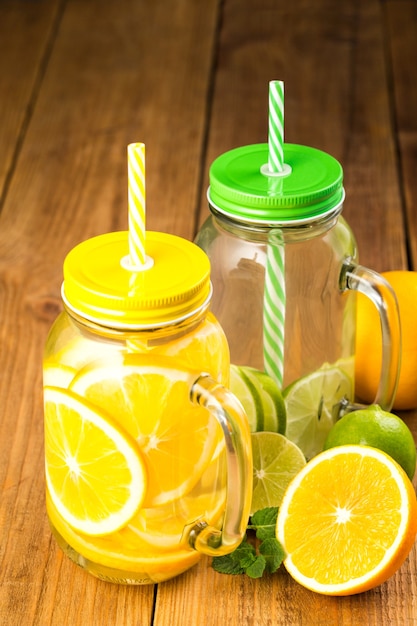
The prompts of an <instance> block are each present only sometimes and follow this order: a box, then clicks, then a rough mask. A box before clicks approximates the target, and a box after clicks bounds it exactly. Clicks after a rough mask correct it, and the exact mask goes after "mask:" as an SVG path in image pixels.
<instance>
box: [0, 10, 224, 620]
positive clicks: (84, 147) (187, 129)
mask: <svg viewBox="0 0 417 626" xmlns="http://www.w3.org/2000/svg"><path fill="white" fill-rule="evenodd" d="M0 20H1V9H0ZM216 20H217V0H210V1H208V2H205V3H204V6H203V7H202V6H200V5H199V4H198V3H195V2H194V0H183V1H182V2H181V3H178V2H177V0H166V1H165V2H164V3H163V6H162V5H161V3H155V2H152V3H138V2H136V3H132V2H130V1H129V0H120V1H118V2H117V3H113V2H106V3H103V2H101V1H100V0H90V1H89V2H83V1H81V2H79V1H77V0H69V1H68V2H67V3H66V7H65V13H64V15H63V18H62V23H61V25H60V29H59V33H58V36H57V39H56V41H55V42H54V46H53V49H52V51H51V56H50V61H49V64H48V67H47V71H46V73H45V76H44V78H43V81H42V85H41V90H40V93H39V95H38V98H37V100H36V106H35V108H34V111H33V116H32V118H31V121H30V125H29V127H28V129H27V132H26V134H25V137H24V142H23V145H22V149H21V152H20V156H19V161H18V163H17V167H16V170H15V172H14V175H13V178H12V180H11V184H10V187H9V189H8V193H7V197H6V199H5V203H4V208H3V212H2V214H1V217H0V251H1V255H0V291H1V298H0V316H1V320H2V324H1V326H0V345H1V356H2V369H1V374H0V397H1V403H0V407H1V409H0V410H1V413H2V416H1V420H0V442H1V443H0V445H1V454H0V485H1V488H2V498H1V500H0V533H1V535H2V538H1V539H0V550H1V553H0V555H1V563H2V568H1V572H0V623H4V624H6V623H7V624H8V626H15V625H20V624H22V623H24V624H25V625H26V624H28V625H29V624H39V625H40V626H44V625H45V624H52V625H55V624H56V625H57V626H62V624H71V625H72V626H77V625H78V626H81V625H82V626H85V625H86V624H88V625H89V626H90V625H92V626H94V625H101V624H104V623H111V624H115V625H124V624H133V623H138V622H137V620H138V619H139V620H140V623H141V626H145V625H146V624H150V623H151V620H152V607H153V600H154V597H153V594H154V590H153V587H152V586H147V587H144V588H142V589H139V590H138V589H137V588H124V587H118V586H116V585H109V584H106V583H102V582H99V581H97V580H95V579H94V578H93V577H91V576H87V575H86V574H85V573H84V572H83V571H82V570H80V569H78V568H76V566H74V565H73V564H71V563H70V562H69V561H68V559H63V558H62V555H61V553H60V551H59V550H58V549H57V548H56V546H55V544H54V542H53V541H52V540H51V536H50V532H49V529H48V525H47V521H46V515H45V510H44V497H43V493H44V478H43V471H42V468H43V428H42V413H43V412H42V391H41V383H42V381H41V361H42V351H43V345H44V342H45V338H46V334H47V332H48V329H49V327H50V325H51V323H52V321H53V319H54V318H55V317H56V315H57V313H58V311H59V310H60V309H61V303H60V283H61V280H62V262H63V259H64V256H65V254H66V253H67V252H68V251H69V249H70V248H72V247H73V246H74V245H75V244H76V243H78V242H79V241H81V240H83V239H86V238H87V237H90V236H92V235H95V234H97V233H101V232H106V231H110V230H118V229H123V228H126V227H127V163H126V146H127V144H128V143H129V142H131V141H144V142H145V143H146V145H147V147H148V150H147V155H148V161H147V183H148V184H147V191H148V209H149V211H148V227H149V228H155V229H159V230H166V231H170V232H176V233H178V234H182V235H184V236H187V234H189V233H190V232H191V231H192V229H193V223H194V210H195V206H196V203H197V198H198V193H197V189H198V181H199V178H200V167H201V165H200V155H201V150H202V143H203V139H204V131H205V115H206V94H207V91H208V89H209V81H210V72H211V55H212V46H213V37H214V31H215V27H216ZM75 44H76V45H75ZM3 96H4V97H5V98H7V97H9V96H10V94H4V93H1V92H0V101H1V100H2V98H3ZM13 102H14V99H13V98H12V104H13ZM138 616H139V617H138Z"/></svg>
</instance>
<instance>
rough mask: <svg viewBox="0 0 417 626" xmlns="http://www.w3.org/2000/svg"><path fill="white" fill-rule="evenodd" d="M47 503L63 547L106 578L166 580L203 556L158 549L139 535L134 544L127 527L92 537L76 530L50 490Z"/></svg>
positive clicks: (145, 581) (142, 581) (185, 550)
mask: <svg viewBox="0 0 417 626" xmlns="http://www.w3.org/2000/svg"><path fill="white" fill-rule="evenodd" d="M46 507H47V510H48V517H49V519H50V521H51V525H52V531H53V533H54V535H55V537H56V539H57V542H58V544H59V545H60V546H61V548H62V549H63V551H64V552H65V553H66V554H67V555H68V556H69V557H70V558H71V559H72V560H73V561H75V562H76V563H78V564H80V565H82V567H83V568H84V569H87V570H88V571H90V572H91V573H92V574H95V575H96V576H99V578H101V579H103V580H106V579H108V580H111V582H129V583H136V584H150V583H158V582H163V581H165V580H168V579H170V578H173V577H174V576H178V575H179V574H182V573H183V572H185V571H186V570H187V569H189V568H190V567H192V566H193V565H195V564H196V563H197V562H198V561H199V560H200V558H201V554H200V553H199V552H197V551H196V550H192V549H191V548H182V547H178V548H177V549H176V550H172V551H164V552H161V551H159V552H158V551H155V550H150V549H149V545H146V544H143V543H141V542H140V540H137V539H136V540H135V543H134V544H133V545H128V544H127V541H126V534H125V529H123V530H120V531H118V532H117V533H115V534H114V535H106V536H102V537H91V536H89V535H85V534H83V533H80V532H76V531H75V530H74V529H73V528H72V527H71V526H70V525H69V524H67V523H66V521H65V520H64V519H63V518H62V517H61V516H60V515H59V513H58V511H57V509H56V507H55V506H54V504H53V502H52V501H51V498H50V497H49V496H48V493H47V494H46ZM119 535H120V536H119ZM115 536H116V537H117V539H116V540H115Z"/></svg>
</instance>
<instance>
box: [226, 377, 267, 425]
mask: <svg viewBox="0 0 417 626" xmlns="http://www.w3.org/2000/svg"><path fill="white" fill-rule="evenodd" d="M230 391H231V392H232V393H234V394H235V396H236V397H237V398H238V400H240V402H241V404H242V406H243V408H244V410H245V413H246V415H247V417H248V421H249V429H250V431H251V432H252V433H254V432H256V431H257V430H263V410H262V399H261V396H260V394H259V392H258V390H257V389H256V387H255V385H254V384H253V382H251V381H250V380H249V379H248V378H247V377H246V376H243V375H242V371H241V368H240V367H239V366H237V365H231V366H230Z"/></svg>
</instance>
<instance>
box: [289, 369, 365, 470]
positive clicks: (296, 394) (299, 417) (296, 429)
mask: <svg viewBox="0 0 417 626" xmlns="http://www.w3.org/2000/svg"><path fill="white" fill-rule="evenodd" d="M352 394H353V384H352V380H351V379H350V378H349V376H348V375H347V374H346V373H345V372H344V371H343V370H342V369H341V368H339V367H335V366H330V365H327V366H326V365H325V366H323V367H322V368H320V369H319V370H317V371H315V372H313V373H312V374H309V375H308V376H305V377H303V378H300V379H298V380H297V381H296V382H294V383H293V384H291V385H290V386H289V387H287V388H286V389H285V390H284V400H285V406H286V409H287V428H286V431H285V434H286V436H287V437H288V439H291V441H293V442H294V443H296V444H297V446H298V447H299V448H301V450H302V451H303V453H304V455H305V456H306V458H307V459H311V458H312V457H313V456H314V455H316V454H318V453H319V452H321V451H322V450H323V445H324V441H325V439H326V437H327V434H328V433H329V431H330V429H331V427H332V426H333V424H334V423H335V422H336V420H337V418H338V417H339V411H340V406H341V402H342V401H343V400H344V399H345V398H349V399H351V398H352Z"/></svg>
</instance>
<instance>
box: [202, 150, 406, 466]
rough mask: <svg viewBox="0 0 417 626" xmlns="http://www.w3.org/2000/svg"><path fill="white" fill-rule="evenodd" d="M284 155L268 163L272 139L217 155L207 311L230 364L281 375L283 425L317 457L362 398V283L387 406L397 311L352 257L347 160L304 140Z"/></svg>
mask: <svg viewBox="0 0 417 626" xmlns="http://www.w3.org/2000/svg"><path fill="white" fill-rule="evenodd" d="M284 154H285V163H286V166H285V168H284V171H283V173H282V174H281V175H277V174H275V175H272V174H270V173H269V172H268V168H267V165H265V164H266V163H267V161H268V146H267V144H256V145H253V146H244V147H242V148H237V149H235V150H231V151H230V152H228V153H225V154H223V155H221V156H220V157H218V159H216V160H215V161H214V163H213V164H212V166H211V168H210V188H209V190H208V199H209V207H210V216H209V217H208V219H207V220H206V222H205V223H204V224H203V226H202V228H201V230H200V232H199V233H198V235H197V238H196V243H197V244H198V245H199V246H200V247H201V248H202V249H203V250H204V251H205V252H206V253H207V255H208V256H209V258H210V262H211V276H212V283H213V290H214V297H213V304H212V310H213V312H214V313H215V315H216V317H217V319H218V320H219V321H220V323H221V325H222V327H223V329H224V331H225V333H226V336H227V339H228V343H229V347H230V354H231V362H232V363H235V364H238V365H248V366H251V367H255V368H257V369H261V370H266V371H267V373H269V374H270V375H271V376H273V377H274V378H275V379H276V381H277V383H278V384H279V385H280V387H281V388H282V390H283V393H284V396H285V400H286V407H287V433H286V434H287V436H288V437H289V438H290V439H292V440H294V441H295V442H296V443H297V444H298V445H300V447H301V448H302V449H303V451H304V453H305V455H306V456H307V458H310V457H311V456H313V455H314V454H317V452H319V451H320V450H321V449H322V446H323V443H324V439H325V437H326V435H327V433H328V431H329V430H330V428H331V426H332V425H333V423H334V422H335V420H336V419H338V417H340V416H341V415H342V414H343V413H344V412H346V411H348V410H352V409H353V408H355V406H356V405H355V403H354V394H355V391H354V354H355V327H356V291H362V292H363V293H365V294H366V295H367V296H368V297H370V298H371V299H372V300H373V301H374V303H375V305H376V306H377V308H378V310H379V313H380V319H381V325H382V329H383V332H384V354H383V367H382V372H381V383H380V387H379V391H378V395H377V397H376V398H375V403H377V404H380V405H381V406H382V407H383V408H385V409H386V410H389V409H390V408H391V406H392V402H393V397H394V394H395V389H396V385H397V381H398V368H399V353H398V350H399V348H398V345H399V342H398V336H399V332H400V330H399V317H398V310H397V304H396V299H395V295H394V293H393V292H392V290H391V288H390V287H389V285H388V283H387V282H386V281H385V280H384V279H383V278H382V277H381V276H379V275H378V274H377V273H376V272H373V271H371V270H368V269H366V268H363V267H361V266H359V265H358V264H357V263H358V251H357V246H356V242H355V238H354V236H353V233H352V231H351V229H350V227H349V226H348V224H347V223H346V221H345V219H344V218H343V217H342V216H341V212H342V207H343V199H344V190H343V172H342V168H341V166H340V164H339V163H338V162H337V161H336V160H335V159H333V157H331V156H330V155H328V154H326V153H323V152H321V151H319V150H315V149H313V148H308V147H305V146H298V145H293V144H285V146H284ZM392 337H394V338H395V339H396V340H395V341H392Z"/></svg>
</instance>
